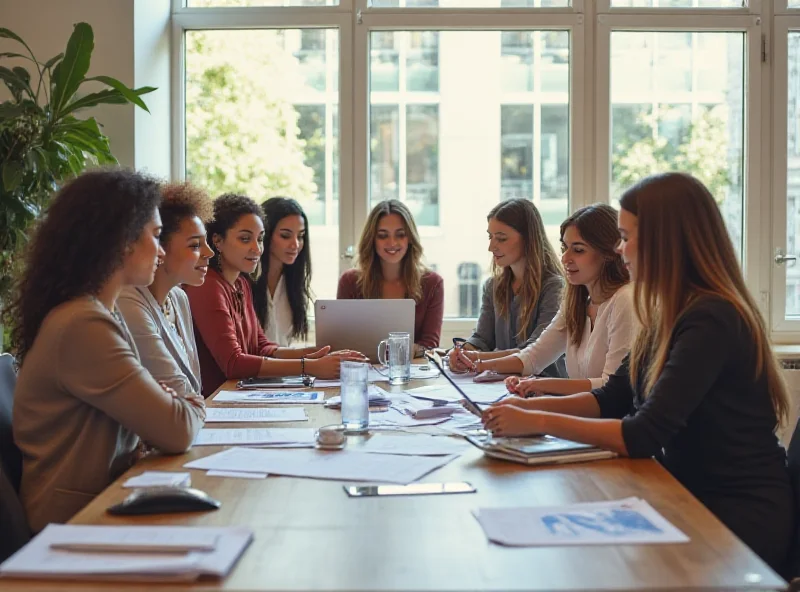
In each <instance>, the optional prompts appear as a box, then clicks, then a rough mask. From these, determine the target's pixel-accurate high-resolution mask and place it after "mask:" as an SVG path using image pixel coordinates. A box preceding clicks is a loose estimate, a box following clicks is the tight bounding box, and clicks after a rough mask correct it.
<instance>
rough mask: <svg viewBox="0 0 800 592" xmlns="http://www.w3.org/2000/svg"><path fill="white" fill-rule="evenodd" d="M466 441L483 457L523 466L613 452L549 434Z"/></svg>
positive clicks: (611, 455) (610, 455)
mask: <svg viewBox="0 0 800 592" xmlns="http://www.w3.org/2000/svg"><path fill="white" fill-rule="evenodd" d="M467 441H468V442H469V443H470V444H473V445H474V446H477V447H478V448H480V449H481V450H483V452H484V454H486V456H491V457H493V458H499V459H502V460H510V461H513V462H518V463H522V464H527V465H543V464H563V463H571V462H585V461H590V460H602V459H607V458H614V457H615V456H616V454H615V453H613V452H611V451H608V450H603V449H601V448H597V447H595V446H592V445H591V444H582V443H580V442H573V441H571V440H564V439H562V438H554V437H552V436H536V437H531V438H492V437H488V438H480V437H474V436H467Z"/></svg>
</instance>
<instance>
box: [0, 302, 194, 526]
mask: <svg viewBox="0 0 800 592" xmlns="http://www.w3.org/2000/svg"><path fill="white" fill-rule="evenodd" d="M203 418H204V412H203V410H202V409H198V408H196V407H194V406H192V405H191V404H189V403H188V402H187V401H186V400H185V399H181V398H173V397H172V396H170V395H169V394H167V393H166V392H165V391H164V390H163V389H162V388H161V386H159V384H158V383H157V382H156V381H155V380H154V379H153V377H152V376H151V375H150V373H149V372H148V371H147V370H145V368H144V367H143V366H142V365H141V364H140V363H139V356H138V354H137V352H136V346H135V345H134V343H133V340H132V339H131V336H130V333H129V332H128V329H127V327H126V326H125V323H124V321H123V320H122V317H121V316H120V315H117V317H115V316H112V315H111V314H110V313H109V312H108V310H107V309H106V308H105V307H104V306H103V305H102V304H101V303H100V302H98V301H97V300H95V299H93V298H90V297H81V298H77V299H75V300H72V301H70V302H66V303H64V304H61V305H59V306H57V307H56V308H54V309H53V310H52V311H50V313H49V314H48V315H47V317H46V318H45V320H44V322H43V323H42V326H41V328H40V329H39V333H38V334H37V336H36V340H35V341H34V344H33V347H32V348H31V349H30V351H29V352H28V353H27V355H26V356H25V359H24V361H23V364H22V368H21V369H20V372H19V377H18V380H17V387H16V390H15V395H14V416H13V430H14V439H15V441H16V443H17V446H19V448H20V450H21V451H22V456H23V465H22V484H21V487H20V497H21V499H22V503H23V505H24V507H25V513H26V515H27V518H28V523H29V524H30V526H31V529H32V530H33V531H34V532H38V531H40V530H41V529H42V528H44V527H45V526H46V525H47V524H48V523H50V522H66V521H67V520H69V519H70V518H72V516H73V515H75V514H76V513H77V512H78V511H79V510H81V509H82V508H83V507H84V506H85V505H86V504H87V503H89V502H90V501H91V500H92V499H93V498H94V496H96V495H97V494H98V493H100V492H101V491H102V490H103V489H105V488H106V487H107V486H108V485H109V484H111V482H112V481H114V480H115V479H116V478H117V477H119V476H120V475H121V474H122V473H123V472H124V471H125V470H126V469H127V468H128V467H130V466H131V464H132V463H133V461H134V460H135V452H136V448H137V446H138V444H139V438H140V437H141V438H143V439H144V440H145V441H146V442H148V443H149V444H151V445H153V446H156V447H157V448H160V449H161V450H162V451H164V452H167V453H176V454H177V453H181V452H184V451H185V450H186V449H188V448H189V446H191V443H192V441H193V440H194V437H195V435H196V434H197V432H198V430H199V429H200V428H201V427H202V425H203Z"/></svg>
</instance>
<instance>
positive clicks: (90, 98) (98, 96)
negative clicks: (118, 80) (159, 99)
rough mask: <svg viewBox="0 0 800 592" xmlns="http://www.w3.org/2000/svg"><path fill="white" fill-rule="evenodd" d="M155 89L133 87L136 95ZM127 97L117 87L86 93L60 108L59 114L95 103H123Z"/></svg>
mask: <svg viewBox="0 0 800 592" xmlns="http://www.w3.org/2000/svg"><path fill="white" fill-rule="evenodd" d="M154 90H156V89H155V88H154V87H152V86H143V87H142V88H137V89H134V91H133V92H134V93H136V95H137V96H139V95H144V94H147V93H149V92H153V91H154ZM129 102H130V101H128V99H127V98H125V96H124V95H123V94H122V93H121V92H119V91H118V90H117V89H108V90H103V91H100V92H96V93H91V94H88V95H86V96H84V97H81V98H80V99H76V100H75V101H73V102H71V103H70V104H69V105H67V106H66V107H64V108H63V109H62V110H61V116H62V117H63V116H65V115H68V114H70V113H72V112H74V111H77V110H78V109H85V108H86V107H94V106H95V105H125V104H127V103H129Z"/></svg>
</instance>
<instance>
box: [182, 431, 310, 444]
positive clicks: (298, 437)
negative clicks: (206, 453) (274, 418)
mask: <svg viewBox="0 0 800 592" xmlns="http://www.w3.org/2000/svg"><path fill="white" fill-rule="evenodd" d="M314 442H316V438H315V436H314V429H313V428H227V429H225V428H223V429H209V428H203V429H202V430H200V432H198V434H197V437H196V438H195V440H194V446H245V445H250V446H253V445H262V444H263V445H272V444H275V445H278V444H313V443H314Z"/></svg>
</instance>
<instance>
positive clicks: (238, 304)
mask: <svg viewBox="0 0 800 592" xmlns="http://www.w3.org/2000/svg"><path fill="white" fill-rule="evenodd" d="M184 289H185V291H186V294H188V296H189V305H190V306H191V308H192V323H193V324H194V334H195V338H196V339H197V353H198V356H199V358H200V375H201V377H202V379H203V396H204V397H208V396H209V395H211V394H213V393H214V391H216V390H217V389H218V388H219V387H220V386H222V384H223V383H224V382H225V381H226V380H229V379H231V378H250V377H253V376H258V372H259V370H260V369H261V362H262V361H263V359H264V356H270V355H272V354H273V353H274V352H275V350H276V349H278V345H277V344H276V343H272V342H270V341H268V340H267V338H266V336H265V335H264V330H263V329H262V328H261V323H259V322H258V318H257V317H256V311H255V308H254V307H253V292H252V290H251V289H250V282H248V281H247V280H246V279H245V278H243V277H242V276H239V277H238V278H237V279H236V282H235V284H234V285H231V284H229V283H228V282H227V280H226V279H225V278H224V277H222V274H220V273H219V272H218V271H217V270H216V269H213V268H209V270H208V275H207V276H206V281H205V283H204V284H203V285H202V286H196V287H195V286H186V287H185V288H184Z"/></svg>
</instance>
